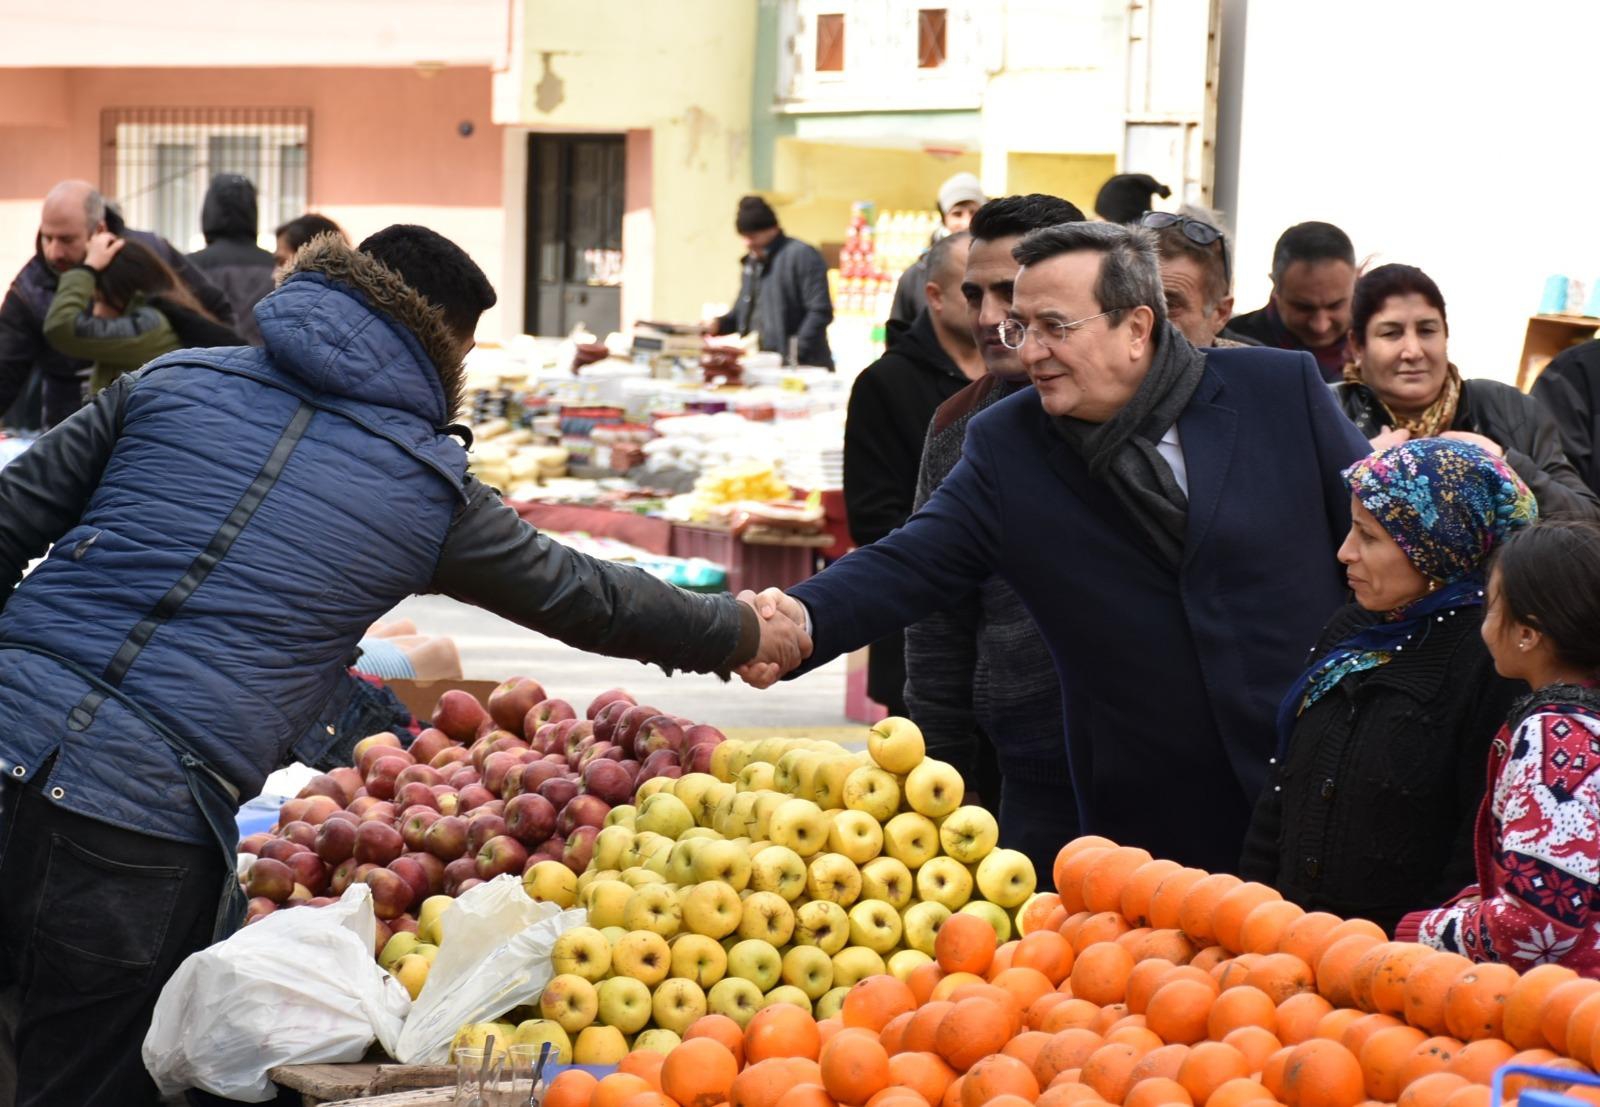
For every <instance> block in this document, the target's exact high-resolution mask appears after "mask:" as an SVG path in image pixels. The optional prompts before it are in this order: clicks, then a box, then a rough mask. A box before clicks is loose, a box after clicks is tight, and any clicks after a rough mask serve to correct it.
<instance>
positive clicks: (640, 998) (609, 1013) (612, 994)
mask: <svg viewBox="0 0 1600 1107" xmlns="http://www.w3.org/2000/svg"><path fill="white" fill-rule="evenodd" d="M595 994H596V995H597V996H598V997H599V1000H600V1021H601V1023H603V1024H604V1025H606V1026H614V1027H616V1028H617V1029H618V1030H620V1031H622V1032H623V1033H624V1034H637V1033H638V1032H639V1031H640V1030H642V1029H644V1025H645V1023H647V1022H649V1021H650V1014H651V1002H650V989H649V988H647V987H645V985H644V983H643V982H642V981H639V980H635V979H633V977H631V976H613V977H609V978H607V979H605V980H602V981H601V982H600V984H599V986H598V987H596V988H595Z"/></svg>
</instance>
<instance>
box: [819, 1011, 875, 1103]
mask: <svg viewBox="0 0 1600 1107" xmlns="http://www.w3.org/2000/svg"><path fill="white" fill-rule="evenodd" d="M818 1063H819V1064H821V1066H822V1086H823V1087H824V1088H825V1089H827V1092H828V1094H829V1095H831V1096H832V1097H833V1098H834V1099H836V1100H837V1101H838V1102H840V1103H844V1104H864V1103H866V1102H867V1100H869V1099H871V1098H872V1097H873V1096H874V1095H876V1094H877V1093H878V1092H880V1091H882V1090H883V1089H884V1088H886V1087H888V1086H889V1054H888V1053H887V1052H886V1051H885V1050H884V1048H883V1045H882V1043H880V1042H879V1041H878V1039H877V1038H876V1037H875V1036H874V1035H873V1033H872V1031H870V1030H867V1029H865V1028H863V1027H846V1028H845V1029H843V1030H841V1031H839V1033H837V1034H835V1035H834V1036H833V1040H832V1041H830V1042H829V1043H828V1044H827V1045H825V1046H823V1047H822V1056H821V1058H820V1059H819V1062H818Z"/></svg>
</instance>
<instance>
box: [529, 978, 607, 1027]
mask: <svg viewBox="0 0 1600 1107" xmlns="http://www.w3.org/2000/svg"><path fill="white" fill-rule="evenodd" d="M599 1013H600V997H599V995H598V994H597V993H596V992H595V989H594V985H593V984H591V983H589V982H588V981H587V980H585V979H584V978H583V977H581V976H576V975H574V974H572V973H563V974H562V975H560V976H557V977H553V978H552V979H551V981H550V983H548V984H546V985H545V986H544V993H543V994H542V995H541V996H540V997H539V1014H540V1015H542V1016H543V1017H544V1018H547V1019H552V1020H554V1021H555V1022H557V1023H559V1024H560V1025H561V1029H563V1030H565V1031H566V1032H567V1033H568V1034H576V1033H577V1032H578V1031H580V1030H582V1029H583V1028H584V1027H586V1026H588V1025H589V1024H590V1023H592V1022H594V1019H595V1016H596V1015H597V1014H599Z"/></svg>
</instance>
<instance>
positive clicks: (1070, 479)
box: [791, 349, 1368, 870]
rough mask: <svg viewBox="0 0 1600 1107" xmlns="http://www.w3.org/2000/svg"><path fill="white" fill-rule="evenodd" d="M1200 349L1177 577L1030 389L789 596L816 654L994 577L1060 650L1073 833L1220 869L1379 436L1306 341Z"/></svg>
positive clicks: (1256, 788)
mask: <svg viewBox="0 0 1600 1107" xmlns="http://www.w3.org/2000/svg"><path fill="white" fill-rule="evenodd" d="M1204 355H1205V359H1206V369H1205V373H1204V375H1203V378H1202V380H1201V382H1200V385H1199V388H1198V389H1197V391H1196V392H1195V394H1194V397H1193V398H1192V399H1191V400H1190V402H1189V405H1188V407H1187V408H1186V409H1185V411H1184V413H1183V415H1182V416H1181V417H1180V418H1179V420H1178V430H1179V434H1180V436H1181V438H1182V444H1183V452H1184V457H1185V463H1186V467H1187V469H1188V483H1189V497H1188V498H1189V511H1188V537H1187V539H1186V542H1185V553H1184V557H1183V562H1182V564H1181V566H1180V568H1179V569H1178V571H1177V572H1176V573H1174V572H1173V570H1172V568H1171V567H1170V566H1168V565H1167V564H1166V563H1165V562H1164V561H1163V560H1162V559H1161V558H1160V557H1159V556H1158V555H1157V554H1156V552H1155V550H1154V548H1153V547H1152V546H1151V545H1150V543H1149V541H1148V539H1147V538H1146V537H1145V536H1144V532H1143V531H1142V530H1141V528H1140V527H1139V526H1138V524H1137V523H1136V522H1135V521H1134V519H1133V518H1132V516H1131V515H1130V514H1129V513H1128V511H1127V510H1126V509H1125V508H1124V507H1123V506H1122V504H1121V502H1120V501H1119V500H1118V499H1117V498H1116V497H1115V496H1114V495H1113V494H1112V492H1111V491H1110V489H1109V488H1107V487H1106V485H1105V484H1103V483H1102V482H1100V481H1098V480H1096V479H1095V478H1094V477H1092V476H1091V475H1090V473H1089V471H1088V468H1087V467H1086V465H1085V464H1084V462H1083V459H1082V457H1081V456H1080V455H1079V454H1077V453H1076V452H1075V451H1074V450H1073V449H1072V448H1071V447H1070V446H1068V445H1067V443H1066V441H1065V440H1064V439H1063V438H1062V437H1061V436H1060V434H1059V433H1058V432H1057V431H1056V429H1055V427H1054V425H1053V422H1052V420H1051V418H1050V417H1049V416H1048V415H1047V414H1046V413H1045V412H1044V410H1043V408H1042V407H1041V406H1040V403H1039V397H1038V394H1037V393H1036V392H1034V391H1033V390H1031V389H1029V390H1024V391H1022V392H1018V393H1017V394H1016V395H1013V396H1011V397H1009V398H1007V399H1005V400H1003V401H1001V402H1000V403H997V404H995V405H994V406H992V407H990V408H989V409H988V410H987V411H984V412H983V413H981V414H980V415H978V416H977V417H976V418H975V419H973V420H972V423H971V424H970V426H969V427H968V430H967V440H966V444H965V447H964V451H963V456H962V459H961V461H960V462H959V463H958V464H957V465H956V467H955V469H954V470H952V471H951V473H950V476H949V477H947V478H946V479H945V481H944V483H942V484H941V485H940V486H939V488H938V490H937V491H935V492H934V494H933V496H932V498H930V499H929V501H928V503H927V505H926V506H925V507H924V508H923V509H922V510H921V511H919V512H917V513H916V514H915V515H913V516H912V517H911V519H910V520H909V521H908V522H907V523H906V525H905V526H903V527H901V528H900V529H899V530H898V531H896V532H895V533H893V534H891V535H889V536H888V537H887V538H885V539H882V540H881V541H878V542H875V543H874V544H872V545H871V546H866V547H864V548H862V549H859V550H856V551H855V552H853V553H851V554H849V555H847V556H846V557H844V558H842V559H841V560H839V561H838V562H836V563H835V564H834V565H832V566H831V567H830V568H828V569H826V570H824V571H823V572H822V573H820V574H818V575H817V576H815V577H813V578H811V579H810V580H808V581H806V582H804V583H802V584H800V585H797V586H796V587H795V588H793V589H792V590H791V594H792V595H793V596H795V597H796V598H798V599H799V600H800V601H802V602H803V603H804V604H805V605H806V607H807V608H808V610H809V611H810V613H811V617H812V620H813V624H814V631H815V633H814V636H813V642H814V652H813V653H812V656H811V658H810V659H809V661H808V662H807V663H806V666H804V667H802V670H801V671H804V669H808V668H812V667H815V666H816V665H819V664H822V663H823V662H825V661H827V660H828V659H829V658H832V657H836V656H838V655H839V654H841V653H846V652H849V651H850V650H853V649H857V648H859V647H861V646H863V645H865V644H866V643H868V642H872V641H875V640H876V639H878V638H881V637H882V636H883V635H884V634H886V633H887V632H888V631H890V630H893V629H895V628H897V627H903V626H905V625H906V624H908V623H911V622H913V621H915V620H917V619H921V618H923V617H924V616H926V615H927V614H928V613H929V612H931V611H934V610H937V609H939V608H941V607H943V606H945V605H947V604H949V603H951V602H953V601H955V600H957V599H960V598H963V597H965V596H966V595H968V594H969V593H970V592H971V591H972V589H973V588H975V587H976V586H978V585H979V584H980V583H981V582H982V581H984V580H985V579H987V578H988V577H989V576H990V575H991V574H994V573H999V575H1000V576H1001V577H1003V578H1004V579H1005V580H1006V581H1007V582H1008V583H1009V584H1010V585H1011V586H1012V587H1013V588H1015V589H1016V591H1017V594H1018V595H1019V596H1020V597H1021V598H1022V602H1023V603H1024V604H1026V605H1027V607H1028V610H1029V611H1030V612H1031V613H1032V615H1033V617H1034V621H1035V622H1037V623H1038V625H1039V632H1040V634H1041V635H1042V636H1043V638H1044V640H1045V644H1046V645H1047V646H1048V647H1049V649H1050V653H1051V655H1052V656H1053V657H1054V658H1055V663H1056V672H1057V675H1058V676H1059V677H1060V679H1061V691H1062V700H1063V715H1064V718H1065V722H1066V739H1065V740H1066V743H1067V749H1068V755H1069V760H1070V763H1071V767H1072V776H1073V788H1074V791H1075V792H1076V802H1077V805H1078V812H1079V816H1080V819H1081V824H1082V828H1083V832H1084V833H1085V834H1104V835H1106V836H1107V837H1110V838H1112V839H1114V840H1116V841H1118V842H1122V843H1125V844H1128V845H1138V846H1143V847H1144V848H1146V849H1148V850H1150V851H1151V852H1152V853H1155V854H1156V855H1157V856H1160V857H1170V858H1173V859H1175V860H1178V861H1180V862H1182V863H1184V864H1188V865H1197V866H1201V867H1203V868H1207V869H1212V870H1226V869H1229V868H1232V867H1233V866H1234V865H1235V864H1236V863H1237V861H1238V856H1239V847H1240V845H1241V844H1242V842H1243V840H1244V832H1245V828H1246V826H1247V825H1248V823H1249V820H1250V813H1251V811H1252V810H1253V808H1254V805H1255V801H1256V797H1257V796H1258V795H1259V793H1260V791H1261V788H1262V786H1263V785H1264V784H1265V782H1266V775H1267V759H1268V758H1269V757H1270V756H1271V755H1272V753H1273V750H1274V748H1275V746H1276V737H1275V735H1274V726H1273V723H1274V717H1275V715H1276V712H1277V708H1278V703H1279V701H1280V700H1281V699H1282V698H1283V695H1284V692H1285V690H1286V689H1287V688H1288V687H1289V685H1290V683H1291V682H1292V681H1293V680H1294V678H1295V677H1296V676H1297V675H1298V673H1299V671H1300V662H1301V659H1302V658H1303V657H1304V656H1305V649H1306V644H1307V643H1310V642H1314V641H1315V640H1316V636H1317V632H1318V630H1319V629H1320V628H1321V627H1322V625H1323V623H1324V622H1325V621H1326V619H1327V613H1328V612H1330V611H1333V610H1335V609H1336V608H1337V607H1338V606H1339V605H1340V604H1341V603H1342V602H1343V600H1344V583H1343V574H1342V573H1341V572H1340V571H1339V566H1338V563H1337V561H1336V560H1335V558H1334V553H1335V550H1337V548H1338V546H1339V544H1340V542H1342V541H1343V540H1344V537H1345V534H1346V532H1347V531H1348V530H1349V527H1350V515H1349V503H1350V493H1349V489H1348V488H1347V486H1346V485H1345V482H1344V480H1343V478H1342V477H1341V476H1340V473H1341V472H1342V471H1343V470H1344V469H1345V468H1346V467H1348V466H1349V465H1350V464H1351V463H1352V462H1354V461H1355V460H1356V459H1357V458H1359V457H1362V456H1363V455H1365V454H1366V453H1367V451H1368V446H1367V443H1366V441H1365V440H1364V439H1363V438H1361V436H1360V435H1359V434H1358V433H1357V432H1356V429H1355V428H1354V427H1353V426H1351V425H1350V422H1349V421H1348V420H1347V419H1345V418H1344V417H1343V416H1342V415H1340V413H1339V410H1338V407H1337V406H1336V405H1335V404H1334V402H1333V397H1332V395H1331V394H1330V393H1329V392H1328V389H1327V388H1326V387H1325V386H1324V384H1323V383H1322V380H1321V378H1320V376H1319V374H1318V373H1317V371H1316V367H1315V365H1314V364H1313V363H1312V360H1311V359H1310V358H1309V357H1307V356H1306V355H1303V354H1295V353H1285V352H1282V351H1276V350H1264V349H1262V350H1257V349H1223V350H1218V349H1211V350H1206V351H1204ZM1062 801H1063V802H1066V796H1062Z"/></svg>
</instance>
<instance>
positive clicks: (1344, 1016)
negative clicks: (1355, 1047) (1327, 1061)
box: [1311, 1007, 1366, 1049]
mask: <svg viewBox="0 0 1600 1107" xmlns="http://www.w3.org/2000/svg"><path fill="white" fill-rule="evenodd" d="M1364 1018H1366V1016H1365V1015H1363V1014H1362V1013H1361V1012H1360V1011H1357V1010H1355V1009H1354V1008H1352V1007H1335V1008H1334V1009H1333V1010H1332V1011H1329V1012H1328V1013H1327V1014H1326V1015H1323V1016H1322V1017H1321V1018H1320V1019H1318V1020H1317V1026H1316V1029H1315V1030H1313V1031H1312V1034H1311V1036H1312V1037H1313V1038H1327V1039H1328V1040H1329V1041H1330V1042H1338V1043H1340V1044H1341V1045H1343V1044H1344V1033H1345V1031H1346V1030H1348V1029H1350V1024H1351V1023H1353V1022H1355V1021H1356V1020H1357V1019H1364ZM1345 1048H1346V1049H1348V1048H1350V1047H1349V1046H1345Z"/></svg>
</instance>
